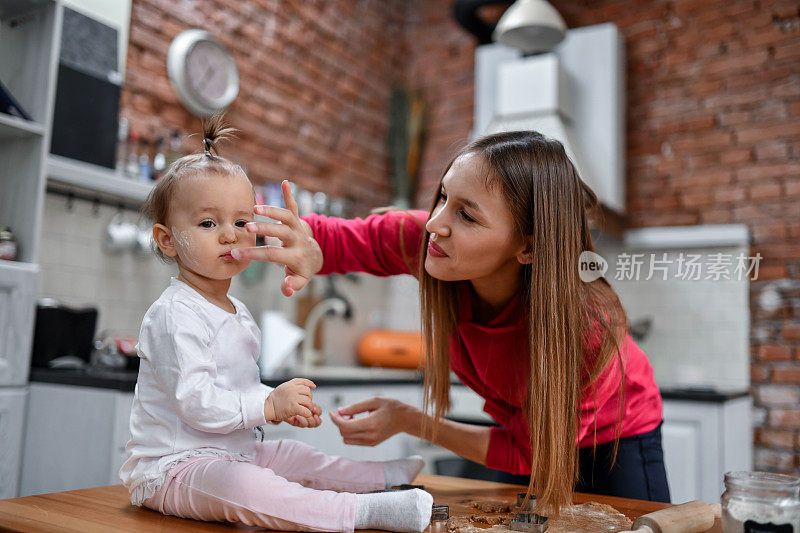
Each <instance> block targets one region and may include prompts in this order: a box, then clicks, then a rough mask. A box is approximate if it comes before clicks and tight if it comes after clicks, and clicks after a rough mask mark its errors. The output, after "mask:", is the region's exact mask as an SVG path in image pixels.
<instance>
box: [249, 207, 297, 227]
mask: <svg viewBox="0 0 800 533" xmlns="http://www.w3.org/2000/svg"><path fill="white" fill-rule="evenodd" d="M295 209H296V208H295ZM253 212H255V214H257V215H262V216H265V217H267V218H271V219H273V220H277V221H278V222H280V223H281V225H284V226H287V227H289V228H294V229H298V227H299V226H300V219H298V218H297V215H296V214H295V213H294V212H292V211H291V210H289V209H284V208H283V207H275V206H274V205H256V206H253ZM259 224H264V222H259ZM266 224H275V222H266ZM275 225H276V226H277V224H275Z"/></svg>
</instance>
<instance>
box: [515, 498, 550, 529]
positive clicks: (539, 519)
mask: <svg viewBox="0 0 800 533" xmlns="http://www.w3.org/2000/svg"><path fill="white" fill-rule="evenodd" d="M525 496H526V493H524V492H519V493H517V507H519V508H520V512H519V513H517V514H515V515H514V518H512V519H511V521H510V522H509V523H508V529H512V530H514V531H525V532H526V533H544V532H545V531H547V517H546V516H542V515H539V514H536V513H535V512H534V510H535V509H536V496H534V495H533V494H531V496H530V498H528V502H527V503H526V504H525V507H522V502H524V501H525Z"/></svg>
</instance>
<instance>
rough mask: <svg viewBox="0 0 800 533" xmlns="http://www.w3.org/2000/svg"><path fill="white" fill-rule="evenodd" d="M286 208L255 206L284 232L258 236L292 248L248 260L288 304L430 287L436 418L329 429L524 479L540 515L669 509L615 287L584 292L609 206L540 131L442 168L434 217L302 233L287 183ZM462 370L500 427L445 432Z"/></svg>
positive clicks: (373, 406)
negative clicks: (333, 285) (334, 286)
mask: <svg viewBox="0 0 800 533" xmlns="http://www.w3.org/2000/svg"><path fill="white" fill-rule="evenodd" d="M284 195H285V197H286V200H287V204H286V205H287V209H280V208H275V207H268V206H256V213H259V214H263V215H267V216H269V217H272V218H273V219H277V220H279V221H281V222H282V224H281V225H277V224H268V223H252V224H248V231H251V232H253V233H258V234H265V235H271V236H275V237H278V238H279V239H280V240H281V241H282V243H283V246H282V247H275V248H270V247H266V248H248V249H242V250H240V251H237V253H238V254H240V256H241V257H243V258H247V259H265V260H268V261H273V262H277V263H280V264H283V265H286V277H285V278H284V281H283V285H282V289H283V292H284V294H286V295H291V294H292V292H293V291H294V290H299V289H300V288H302V287H303V286H304V285H305V283H306V282H307V280H308V279H309V278H310V277H311V276H312V275H314V274H317V273H319V274H329V273H333V272H346V271H362V272H369V273H372V274H376V275H394V274H401V273H413V274H415V275H416V276H417V278H418V279H419V282H420V300H421V307H422V322H423V324H422V326H423V327H422V329H423V338H424V345H425V348H426V354H427V359H426V361H427V362H426V374H425V386H426V389H425V390H426V402H425V407H426V409H425V411H424V412H423V411H420V410H418V409H416V408H414V407H412V406H409V405H406V404H403V403H401V402H399V401H396V400H392V399H389V398H372V399H369V400H366V401H363V402H360V403H357V404H354V405H351V406H348V407H345V408H342V409H340V410H339V412H338V413H331V418H332V420H333V421H334V423H336V424H337V426H338V427H339V429H340V432H341V434H342V436H343V438H344V441H345V442H346V443H351V444H361V445H365V446H371V445H375V444H377V443H379V442H382V441H383V440H385V439H386V438H388V437H390V436H392V435H394V434H396V433H398V432H406V433H409V434H411V435H414V436H417V437H421V438H426V439H428V440H431V441H432V442H433V443H435V444H437V445H440V446H443V447H445V448H448V449H449V450H452V451H453V452H455V453H457V454H459V455H461V456H462V457H465V458H467V459H471V460H473V461H476V462H478V463H481V464H485V465H487V466H489V467H491V468H495V469H498V470H501V471H504V472H508V473H511V474H517V475H520V474H521V475H524V476H526V477H525V478H524V479H525V482H527V483H529V489H530V490H531V492H532V493H533V494H535V495H536V497H537V498H538V505H540V506H541V507H540V509H542V510H543V511H544V512H545V513H551V514H558V512H559V509H560V508H561V506H563V505H565V504H567V503H568V502H569V501H570V499H571V492H572V491H573V490H574V489H577V490H579V491H583V492H592V493H600V494H608V495H614V496H623V497H631V498H639V499H648V500H656V501H669V489H668V487H667V481H666V474H665V471H664V463H663V452H662V449H661V433H660V426H661V422H662V406H661V396H660V393H659V390H658V387H657V385H656V383H655V381H654V379H653V371H652V368H651V366H650V363H649V362H648V360H647V356H646V355H645V354H644V352H642V351H641V350H640V349H639V348H638V347H637V346H636V344H635V343H634V342H633V340H632V339H631V337H630V336H629V335H628V334H627V328H626V323H627V321H626V317H625V313H624V311H623V309H622V307H621V305H620V303H619V300H618V299H617V297H616V295H615V294H614V292H613V290H612V289H611V287H610V286H609V285H608V283H607V282H606V281H605V279H602V278H601V279H599V280H596V281H593V282H591V283H583V282H582V281H581V280H580V277H579V270H578V257H579V255H580V254H581V252H583V251H587V250H593V249H594V246H593V242H592V237H591V235H590V233H589V214H590V213H591V211H593V210H594V209H595V208H596V207H597V205H598V202H597V198H596V197H595V195H594V193H593V192H592V191H591V190H590V189H589V188H588V187H587V186H586V184H584V183H583V182H582V181H581V179H580V177H579V176H578V174H577V172H576V170H575V167H574V166H573V164H572V162H571V161H570V160H569V158H568V157H567V155H566V153H565V151H564V148H563V146H562V145H561V143H559V142H557V141H553V140H550V139H547V138H545V137H544V136H542V135H541V134H539V133H536V132H530V131H528V132H525V131H523V132H511V133H501V134H496V135H490V136H487V137H484V138H481V139H478V140H476V141H474V142H473V143H471V144H470V145H468V146H467V147H466V148H464V149H463V150H462V151H461V152H460V153H459V154H458V155H457V156H456V157H455V158H454V159H453V160H452V161H451V163H450V164H449V165H448V166H447V168H446V170H445V173H444V176H443V178H442V180H441V182H440V184H439V186H438V187H437V191H436V196H435V197H434V200H433V205H432V207H431V209H430V211H429V213H424V212H414V211H409V212H405V211H394V212H388V213H385V214H383V215H372V216H370V217H367V218H366V219H363V220H361V219H355V220H342V219H335V218H327V217H322V216H311V217H305V218H304V220H301V219H299V218H298V217H297V209H296V204H295V203H294V200H293V199H292V198H291V194H290V193H289V190H288V183H286V182H285V183H284ZM451 370H452V371H453V372H455V374H456V375H457V376H458V377H459V378H460V379H461V381H462V382H463V383H464V384H465V385H467V386H468V387H470V388H472V389H473V390H474V391H476V392H477V393H478V394H480V395H481V396H482V397H483V398H484V399H485V400H486V403H485V406H484V410H485V411H486V412H487V413H488V414H489V415H491V417H492V418H493V419H494V420H495V421H496V422H497V423H498V425H497V426H495V427H482V426H477V425H470V424H462V423H458V422H453V421H449V420H446V419H444V418H443V415H444V414H445V413H446V412H447V409H448V403H449V399H448V390H449V386H450V371H451ZM429 411H432V413H433V416H430V415H428V414H427V413H428V412H429ZM362 412H368V413H369V415H368V416H364V417H359V418H352V417H350V416H348V415H355V414H358V413H362ZM527 476H530V477H529V478H528V477H527Z"/></svg>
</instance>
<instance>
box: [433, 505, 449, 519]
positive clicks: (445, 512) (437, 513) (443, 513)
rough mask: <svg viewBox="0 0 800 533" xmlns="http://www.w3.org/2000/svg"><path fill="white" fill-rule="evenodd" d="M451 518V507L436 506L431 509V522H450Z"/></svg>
mask: <svg viewBox="0 0 800 533" xmlns="http://www.w3.org/2000/svg"><path fill="white" fill-rule="evenodd" d="M449 518H450V506H449V505H435V504H434V506H433V508H432V509H431V522H435V521H437V520H448V519H449Z"/></svg>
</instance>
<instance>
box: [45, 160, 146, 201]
mask: <svg viewBox="0 0 800 533" xmlns="http://www.w3.org/2000/svg"><path fill="white" fill-rule="evenodd" d="M53 182H55V183H57V184H62V185H72V186H75V187H78V188H80V189H84V190H88V191H91V192H95V193H99V194H102V195H107V196H111V197H113V198H117V199H119V200H124V201H128V202H134V203H141V202H143V201H144V200H145V198H147V195H148V194H150V190H151V189H152V188H153V185H154V182H153V183H145V182H141V181H136V180H133V179H130V178H126V177H124V176H123V175H122V174H120V173H119V172H116V171H115V170H111V169H109V168H105V167H101V166H98V165H92V164H91V163H84V162H83V161H76V160H74V159H70V158H68V157H62V156H59V155H53V154H50V155H48V156H47V183H48V185H50V184H51V183H53Z"/></svg>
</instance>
